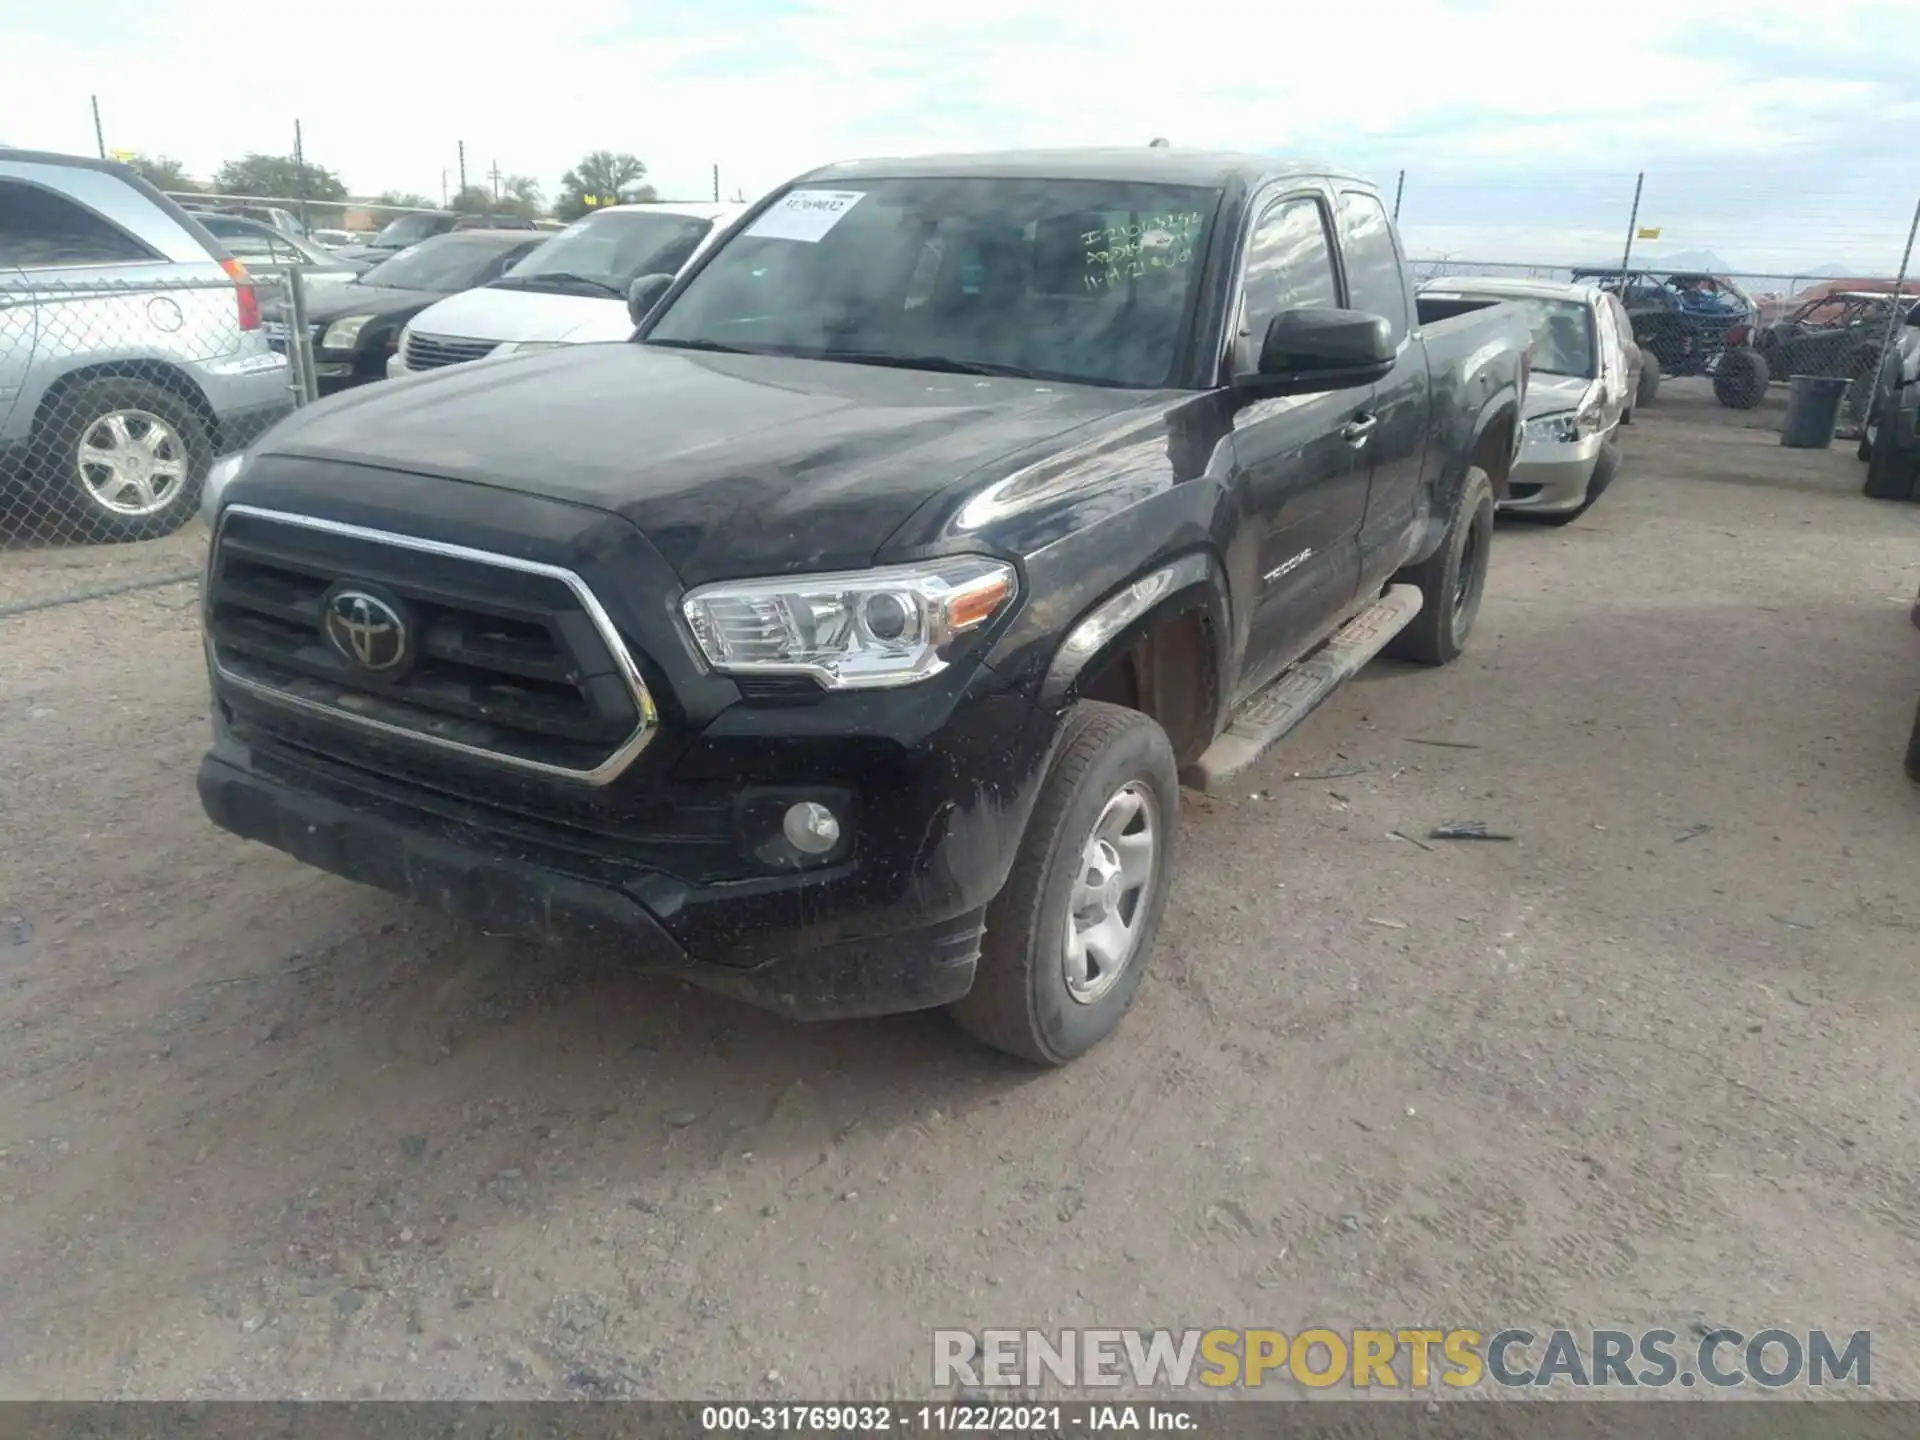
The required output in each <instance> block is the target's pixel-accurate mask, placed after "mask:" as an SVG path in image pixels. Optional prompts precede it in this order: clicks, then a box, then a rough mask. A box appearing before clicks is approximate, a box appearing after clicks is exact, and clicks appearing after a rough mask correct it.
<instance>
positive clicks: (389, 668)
mask: <svg viewBox="0 0 1920 1440" xmlns="http://www.w3.org/2000/svg"><path fill="white" fill-rule="evenodd" d="M324 623H325V628H326V635H327V643H328V644H330V645H332V646H333V648H334V649H335V650H337V651H339V652H340V655H341V656H342V658H344V659H346V660H348V661H350V662H351V663H352V664H354V665H356V666H358V667H359V668H360V669H362V670H367V671H370V672H372V673H373V674H375V675H391V674H393V673H394V672H396V671H398V670H399V669H400V668H401V667H403V666H404V665H405V664H406V663H407V661H408V660H410V659H411V658H412V654H413V652H412V637H411V636H410V635H408V633H407V622H406V618H405V617H404V616H403V615H402V614H401V613H400V607H399V605H398V603H397V602H392V601H387V600H383V599H381V598H380V597H379V596H378V595H374V594H371V593H369V592H368V591H365V590H356V589H353V588H350V587H349V588H344V589H340V590H336V591H334V592H333V593H332V594H331V595H329V596H328V597H327V602H326V617H325V622H324Z"/></svg>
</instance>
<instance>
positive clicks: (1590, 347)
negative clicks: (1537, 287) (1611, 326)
mask: <svg viewBox="0 0 1920 1440" xmlns="http://www.w3.org/2000/svg"><path fill="white" fill-rule="evenodd" d="M1463 293H1465V292H1463ZM1469 298H1471V299H1474V300H1495V301H1499V300H1504V301H1506V302H1507V303H1508V304H1510V305H1516V306H1518V307H1519V308H1520V309H1521V311H1523V312H1524V313H1525V315H1526V317H1527V325H1528V326H1529V328H1531V329H1532V331H1533V368H1534V369H1535V370H1538V371H1541V372H1544V373H1545V374H1548V375H1575V376H1579V377H1580V378H1582V379H1586V380H1591V379H1593V377H1594V376H1595V375H1597V374H1599V370H1598V369H1597V368H1596V367H1595V365H1594V363H1593V361H1594V344H1593V311H1592V309H1591V308H1590V307H1589V306H1588V305H1587V304H1586V303H1585V302H1584V301H1580V300H1549V299H1546V298H1545V297H1544V296H1536V295H1471V296H1470V297H1469Z"/></svg>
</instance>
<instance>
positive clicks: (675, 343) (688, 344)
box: [646, 338, 798, 355]
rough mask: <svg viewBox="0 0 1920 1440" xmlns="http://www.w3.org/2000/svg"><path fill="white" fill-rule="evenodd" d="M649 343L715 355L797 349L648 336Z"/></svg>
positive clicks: (776, 353) (758, 353) (787, 353)
mask: <svg viewBox="0 0 1920 1440" xmlns="http://www.w3.org/2000/svg"><path fill="white" fill-rule="evenodd" d="M646 343H647V344H649V345H659V346H661V347H663V348H665V349H668V350H710V351H712V352H713V353H714V354H716V355H794V354H797V353H798V352H797V351H794V350H791V349H786V348H783V347H781V346H778V345H729V344H727V343H726V342H725V341H724V340H655V339H652V338H649V339H648V340H647V342H646Z"/></svg>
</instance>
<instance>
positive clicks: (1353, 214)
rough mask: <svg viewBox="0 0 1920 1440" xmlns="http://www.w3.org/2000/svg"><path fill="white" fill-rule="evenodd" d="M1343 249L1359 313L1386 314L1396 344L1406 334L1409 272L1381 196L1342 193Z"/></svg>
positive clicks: (1349, 191)
mask: <svg viewBox="0 0 1920 1440" xmlns="http://www.w3.org/2000/svg"><path fill="white" fill-rule="evenodd" d="M1340 237H1341V248H1342V250H1343V251H1344V252H1345V254H1346V257H1347V289H1348V291H1349V293H1350V294H1351V296H1352V300H1351V302H1350V303H1351V304H1352V306H1353V308H1354V309H1356V310H1365V311H1366V312H1367V313H1369V314H1371V315H1384V316H1386V318H1387V323H1388V324H1389V325H1391V326H1392V327H1393V342H1394V344H1396V345H1397V344H1399V343H1400V339H1401V337H1402V336H1403V335H1405V334H1406V333H1407V282H1406V278H1405V277H1406V271H1405V268H1404V267H1403V266H1402V264H1401V263H1400V251H1399V248H1398V247H1397V246H1396V245H1395V244H1394V242H1393V226H1392V224H1391V223H1389V221H1388V220H1387V207H1386V206H1384V205H1382V204H1381V203H1380V200H1379V197H1378V196H1374V195H1369V194H1367V193H1366V192H1365V191H1364V190H1344V191H1342V192H1341V194H1340Z"/></svg>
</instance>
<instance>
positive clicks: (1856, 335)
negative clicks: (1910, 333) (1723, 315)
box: [1727, 290, 1901, 422]
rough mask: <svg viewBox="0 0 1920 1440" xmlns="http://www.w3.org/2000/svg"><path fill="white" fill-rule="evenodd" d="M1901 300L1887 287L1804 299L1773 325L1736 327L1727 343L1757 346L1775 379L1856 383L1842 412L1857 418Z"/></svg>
mask: <svg viewBox="0 0 1920 1440" xmlns="http://www.w3.org/2000/svg"><path fill="white" fill-rule="evenodd" d="M1900 304H1901V301H1900V300H1899V298H1898V297H1897V296H1894V295H1891V294H1888V293H1887V292H1886V291H1884V290H1881V291H1872V290H1843V291H1839V292H1829V293H1827V294H1824V295H1818V296H1815V297H1814V298H1812V299H1810V300H1807V301H1804V302H1803V303H1802V304H1800V305H1799V306H1797V307H1795V308H1794V309H1793V310H1791V311H1790V312H1788V314H1787V315H1786V316H1785V317H1784V318H1782V319H1780V320H1777V321H1775V322H1774V323H1773V324H1771V325H1756V326H1752V327H1748V326H1736V327H1735V328H1734V329H1733V330H1731V331H1729V332H1728V333H1727V344H1728V346H1729V347H1735V346H1748V347H1750V348H1751V349H1752V350H1754V351H1755V352H1756V353H1757V354H1758V355H1759V356H1760V359H1761V360H1762V361H1764V362H1765V364H1766V368H1767V378H1768V380H1769V381H1776V380H1787V379H1790V378H1791V377H1793V376H1795V375H1828V376H1833V377H1835V378H1839V377H1842V376H1844V377H1846V378H1847V379H1848V380H1849V381H1850V382H1851V383H1850V384H1849V385H1848V388H1847V395H1846V399H1845V400H1844V402H1843V403H1842V410H1841V414H1842V415H1843V416H1844V417H1845V418H1846V419H1847V420H1849V421H1853V422H1857V421H1859V420H1860V419H1862V418H1863V417H1864V415H1865V413H1866V410H1867V405H1868V401H1869V399H1870V397H1871V396H1872V393H1873V383H1874V376H1875V374H1876V372H1877V371H1878V370H1879V368H1880V347H1881V346H1882V345H1883V344H1885V342H1886V338H1887V322H1888V321H1890V320H1891V319H1892V318H1893V314H1894V310H1895V308H1896V307H1897V306H1899V305H1900Z"/></svg>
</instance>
